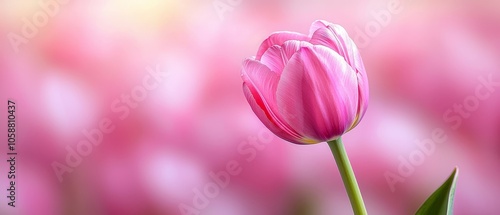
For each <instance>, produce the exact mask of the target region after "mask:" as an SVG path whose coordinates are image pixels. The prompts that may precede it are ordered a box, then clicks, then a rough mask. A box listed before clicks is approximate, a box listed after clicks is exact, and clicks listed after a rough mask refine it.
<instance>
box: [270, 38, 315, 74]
mask: <svg viewBox="0 0 500 215" xmlns="http://www.w3.org/2000/svg"><path fill="white" fill-rule="evenodd" d="M305 46H309V47H312V44H311V43H309V42H306V41H298V40H289V41H286V42H285V43H283V45H281V46H278V45H274V46H272V47H270V48H268V49H267V50H266V52H264V54H263V55H262V58H261V60H260V62H261V63H262V64H264V65H266V66H267V67H269V69H271V71H273V72H275V73H276V74H278V75H281V73H282V72H283V69H284V68H285V65H286V64H287V63H288V61H289V60H290V58H291V57H292V55H293V54H294V53H295V52H297V51H298V50H299V49H300V47H305Z"/></svg>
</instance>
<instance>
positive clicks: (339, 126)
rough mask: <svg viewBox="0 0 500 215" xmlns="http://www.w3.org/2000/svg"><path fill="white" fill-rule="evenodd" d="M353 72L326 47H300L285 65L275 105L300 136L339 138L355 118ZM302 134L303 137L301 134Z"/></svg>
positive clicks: (354, 77) (355, 101)
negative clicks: (286, 114) (285, 114)
mask: <svg viewBox="0 0 500 215" xmlns="http://www.w3.org/2000/svg"><path fill="white" fill-rule="evenodd" d="M357 102H358V88H357V80H356V72H355V71H354V70H353V69H352V68H351V67H350V66H349V65H348V64H347V63H346V62H345V60H344V59H343V57H342V56H340V55H339V54H338V53H336V52H334V51H333V50H331V49H329V48H327V47H325V46H320V45H318V46H313V47H303V48H301V49H300V50H299V51H298V52H297V53H296V54H294V55H293V57H292V58H291V59H290V61H289V62H288V64H287V66H286V67H285V69H284V71H283V74H282V76H281V79H280V82H279V84H278V89H277V105H278V108H279V109H280V110H282V112H287V113H290V114H291V115H292V116H294V117H293V118H290V117H288V118H285V119H287V122H288V123H289V124H290V125H291V126H292V127H293V128H294V129H295V130H297V131H300V132H301V135H303V136H306V137H310V138H312V139H316V140H320V141H327V140H332V139H335V138H338V137H339V136H340V135H342V134H343V133H345V132H346V131H347V129H348V128H349V127H350V126H351V125H352V122H353V121H354V120H355V117H356V110H357ZM302 132H303V133H302Z"/></svg>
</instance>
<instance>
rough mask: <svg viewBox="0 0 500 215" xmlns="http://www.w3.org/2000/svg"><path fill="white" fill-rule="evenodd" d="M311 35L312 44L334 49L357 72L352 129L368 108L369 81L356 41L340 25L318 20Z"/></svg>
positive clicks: (312, 28)
mask: <svg viewBox="0 0 500 215" xmlns="http://www.w3.org/2000/svg"><path fill="white" fill-rule="evenodd" d="M310 35H311V41H310V42H311V43H312V44H314V45H324V46H327V47H330V48H332V49H333V50H335V51H336V52H337V53H339V54H340V55H341V56H343V57H344V58H345V60H346V61H347V63H348V64H349V65H351V67H352V68H353V69H355V70H356V73H357V79H358V85H359V87H358V88H359V89H358V91H359V101H358V112H357V117H356V120H355V122H354V123H353V125H352V126H351V129H352V128H354V127H355V126H356V125H357V124H358V123H359V122H360V121H361V119H362V118H363V116H364V114H365V112H366V110H367V108H368V99H369V93H368V91H369V87H368V79H367V75H366V70H365V67H364V64H363V60H362V59H361V54H360V53H359V50H358V48H357V47H356V44H355V43H354V41H352V39H351V38H350V37H349V35H348V34H347V32H346V30H345V29H344V28H343V27H342V26H340V25H336V24H332V23H329V22H326V21H323V20H318V21H315V22H314V23H313V24H312V25H311V29H310Z"/></svg>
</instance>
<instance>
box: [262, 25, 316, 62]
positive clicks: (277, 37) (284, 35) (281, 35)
mask: <svg viewBox="0 0 500 215" xmlns="http://www.w3.org/2000/svg"><path fill="white" fill-rule="evenodd" d="M309 39H310V38H309V37H308V36H307V35H304V34H300V33H296V32H289V31H281V32H275V33H272V34H271V36H269V37H268V38H267V39H266V40H264V42H262V44H261V45H260V48H259V51H258V52H257V56H256V59H257V60H260V58H261V57H262V55H263V54H264V52H265V51H266V50H267V49H268V48H269V47H271V46H274V45H282V44H283V43H285V42H286V41H288V40H299V41H309Z"/></svg>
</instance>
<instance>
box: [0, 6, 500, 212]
mask: <svg viewBox="0 0 500 215" xmlns="http://www.w3.org/2000/svg"><path fill="white" fill-rule="evenodd" d="M40 2H42V4H43V3H46V2H49V3H50V2H52V3H54V4H52V5H50V6H48V7H47V8H48V9H46V10H44V9H43V8H44V7H43V6H40ZM46 4H48V3H46ZM215 4H217V5H219V7H220V8H219V9H220V10H221V11H218V10H216V9H215V7H214V5H215ZM47 11H48V12H49V13H47ZM36 14H38V15H36ZM43 14H45V15H43ZM220 14H222V15H223V17H222V18H221V17H220V16H219V15H220ZM34 16H35V17H36V19H38V20H37V21H36V23H38V24H40V25H39V26H35V27H36V29H37V32H36V33H33V32H31V33H33V35H30V36H32V37H31V38H27V39H25V40H23V41H24V42H22V43H19V44H17V45H13V43H12V35H13V34H16V35H18V36H23V33H22V31H23V28H24V27H23V26H25V25H26V22H25V21H23V19H26V20H27V21H28V22H33V17H34ZM44 19H46V20H44ZM316 19H324V20H327V21H330V22H334V23H337V24H340V25H342V26H344V27H345V28H346V29H347V31H348V32H349V34H350V35H351V37H352V38H354V40H355V42H356V43H357V44H358V46H359V47H360V52H361V54H362V56H363V60H364V62H365V67H366V69H367V73H368V78H369V80H370V93H371V98H370V105H369V109H368V112H367V114H366V115H365V118H364V119H363V121H362V122H361V123H360V125H359V126H358V127H357V128H356V129H354V130H353V131H351V132H350V133H348V134H346V135H345V136H344V138H343V139H344V142H345V144H346V148H347V151H348V154H349V156H350V159H351V162H352V164H353V168H354V170H355V172H356V175H357V178H358V182H359V184H360V188H361V191H362V193H363V196H364V198H365V203H366V204H367V209H368V211H369V213H370V214H384V215H389V214H396V215H399V214H413V213H414V212H415V211H416V210H417V209H418V207H419V206H420V204H421V203H423V202H424V200H425V199H426V198H427V197H428V196H429V195H430V194H431V193H432V192H433V191H434V190H435V189H437V187H439V186H440V185H441V183H442V182H444V180H445V179H446V178H447V177H448V176H449V174H450V173H451V171H452V170H453V168H454V167H455V166H458V167H459V168H460V173H459V177H458V183H457V191H456V198H455V206H454V208H455V213H454V214H457V215H469V214H482V215H488V214H498V213H499V211H500V205H499V204H498V198H499V197H500V194H499V193H500V185H499V183H498V182H499V181H500V172H499V170H500V132H499V131H500V111H499V107H500V87H499V86H496V87H493V88H492V91H491V92H490V91H488V89H487V88H483V89H482V91H481V93H483V94H486V93H487V92H490V93H489V96H488V97H487V98H486V99H483V100H476V101H478V103H477V104H474V102H472V103H470V104H468V105H469V106H471V105H472V106H475V107H474V108H473V110H471V111H469V112H467V113H466V114H465V115H467V117H461V118H460V121H461V124H460V126H458V128H456V129H455V128H453V127H452V126H453V125H455V123H456V122H455V121H451V122H450V121H449V120H448V121H447V120H446V119H445V118H444V115H445V113H447V111H448V110H452V111H453V108H454V105H456V104H463V103H464V101H466V103H467V101H468V102H470V98H471V96H474V95H475V90H476V88H477V87H478V86H482V85H481V83H482V82H481V81H480V79H481V78H482V79H486V80H488V79H489V78H492V79H493V82H500V60H499V59H500V2H499V1H496V0H490V1H488V0H479V1H430V0H423V1H410V0H407V1H403V0H401V1H398V0H373V1H325V0H324V1H320V0H309V1H284V0H275V1H263V0H252V1H250V0H242V1H231V0H227V1H226V0H220V1H218V0H216V1H212V0H206V1H194V0H184V1H174V0H126V1H119V0H103V1H80V0H73V1H71V0H70V1H67V3H65V2H64V1H62V0H60V1H59V2H57V1H55V0H53V1H47V0H36V1H28V0H24V1H0V35H2V36H1V38H2V39H1V40H0V74H1V75H0V77H1V78H0V101H1V103H2V105H0V113H1V114H0V116H1V118H0V120H5V121H4V122H2V123H0V136H1V137H3V138H5V140H2V141H1V142H2V145H1V146H0V158H1V160H6V159H8V158H7V156H6V152H7V142H6V132H7V114H6V113H7V99H12V100H14V101H15V102H16V105H17V107H16V108H17V110H16V114H17V140H18V142H17V150H18V153H19V156H18V158H17V159H18V160H17V164H16V165H17V171H18V172H17V176H18V177H17V179H16V184H17V188H16V197H17V199H16V208H11V207H9V206H8V205H7V202H8V201H9V199H8V198H5V197H3V196H6V195H8V192H7V191H6V189H7V188H8V183H9V182H8V179H7V177H6V175H7V172H8V169H9V164H8V163H7V162H5V161H2V162H0V187H1V189H0V190H1V191H0V196H2V198H0V214H9V215H11V214H12V215H88V214H94V215H100V214H103V215H104V214H113V215H115V214H116V215H136V214H137V215H167V214H169V215H177V214H183V213H182V212H181V210H180V209H179V207H180V205H182V204H184V205H187V206H190V207H194V206H193V198H195V191H193V190H198V191H199V190H203V189H205V186H207V184H210V183H212V182H214V180H213V178H212V177H211V176H210V173H211V172H213V173H217V172H220V171H224V170H225V169H226V168H227V164H228V163H230V162H231V161H232V160H234V161H236V162H238V163H239V164H240V165H239V170H240V173H238V174H236V175H234V176H231V177H230V181H229V183H228V185H227V186H226V187H225V188H219V190H218V192H217V193H216V194H217V195H215V197H213V198H208V199H209V200H208V201H209V204H208V205H207V206H206V207H204V208H203V209H200V210H198V209H197V211H199V213H200V214H206V215H250V214H252V215H254V214H259V215H300V214H318V215H331V214H351V213H352V212H351V206H350V204H349V200H348V198H347V195H346V193H345V189H344V187H343V184H342V181H341V178H340V176H339V173H338V170H337V167H336V165H335V162H334V159H333V157H332V155H331V153H330V151H329V149H328V146H327V145H326V144H317V145H311V146H299V145H293V144H291V143H287V142H285V141H283V140H281V139H279V138H277V137H275V136H274V135H273V136H271V135H269V131H268V130H267V129H266V128H265V127H264V126H263V125H262V123H261V122H260V121H258V119H257V117H256V116H255V115H254V113H253V112H252V111H251V109H250V107H249V106H248V104H247V101H246V100H245V98H244V96H243V93H242V90H241V84H242V81H241V79H240V66H241V63H242V61H243V59H245V58H246V57H249V56H252V55H255V54H256V52H257V48H258V46H259V45H260V43H261V42H262V41H263V40H264V39H265V38H266V37H267V36H268V35H269V34H270V33H272V32H274V31H280V30H290V31H297V32H302V33H308V29H309V25H310V24H311V23H312V22H313V21H314V20H316ZM34 25H36V24H34ZM8 35H11V36H8ZM16 49H17V51H16ZM157 65H159V67H160V68H161V70H162V71H164V72H165V73H168V77H165V78H164V80H163V81H161V83H158V85H157V87H154V89H151V90H147V91H143V92H146V94H145V97H144V98H143V99H141V101H138V102H136V104H135V105H133V106H134V107H131V106H129V107H128V108H127V109H128V114H124V112H121V111H120V112H117V111H116V110H113V108H112V107H113V104H115V102H119V103H118V104H119V105H120V106H121V107H125V106H124V105H125V103H123V102H122V103H120V101H122V100H121V99H122V95H125V96H127V95H130V94H131V93H132V92H136V91H134V90H135V89H138V88H137V87H141V86H143V80H144V79H146V77H149V76H148V75H149V74H150V73H148V70H147V69H146V68H147V67H152V68H156V66H157ZM148 80H149V81H150V83H153V82H154V81H152V79H148ZM467 98H469V99H467ZM115 105H116V104H115ZM465 105H466V106H467V104H465ZM123 111H124V110H123ZM122 114H123V115H122ZM450 116H460V115H459V114H458V113H453V115H452V114H450ZM103 119H109V120H110V121H111V122H112V125H113V126H114V130H113V131H112V132H110V133H107V134H103V138H102V142H101V143H100V144H99V145H97V146H94V147H93V148H91V152H90V154H89V155H88V156H84V157H83V158H82V161H81V164H79V165H78V166H76V167H75V168H72V169H73V171H72V172H65V173H64V174H63V175H62V178H63V180H62V182H60V181H59V180H58V176H57V174H56V172H55V171H54V169H53V166H52V165H53V163H54V162H58V163H61V164H65V159H66V157H67V155H68V153H69V152H68V150H67V149H68V148H72V149H75V147H77V145H78V143H79V142H80V141H82V140H86V136H85V135H84V134H83V131H84V130H86V131H89V130H92V129H97V128H99V123H100V122H101V121H102V120H103ZM435 128H440V129H442V130H444V133H445V134H446V136H447V139H446V141H444V142H440V143H437V142H435V143H434V146H435V148H434V150H432V153H428V154H425V155H424V156H420V157H419V158H420V160H418V161H415V159H416V157H415V154H419V153H420V154H422V153H421V148H419V146H418V144H416V143H415V140H424V139H429V138H432V132H433V130H434V129H435ZM252 141H253V142H255V141H257V142H259V144H261V145H262V147H261V145H259V144H257V145H254V146H252V145H251V144H250V142H252ZM257 146H258V147H260V148H257ZM242 151H245V152H243V153H242ZM411 159H414V161H415V162H413V163H414V164H416V165H413V164H411V162H412V161H411ZM406 162H410V164H411V165H410V167H411V168H410V169H412V171H410V170H408V169H407V170H408V171H407V172H406V173H407V174H405V176H404V177H403V176H401V175H400V173H399V170H398V169H400V166H401V165H402V163H406ZM387 173H392V174H394V175H399V177H401V178H400V179H402V180H403V181H399V182H396V183H395V184H394V183H392V184H391V183H390V182H388V180H387V179H386V175H387ZM213 192H214V191H213ZM185 214H189V213H185Z"/></svg>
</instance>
